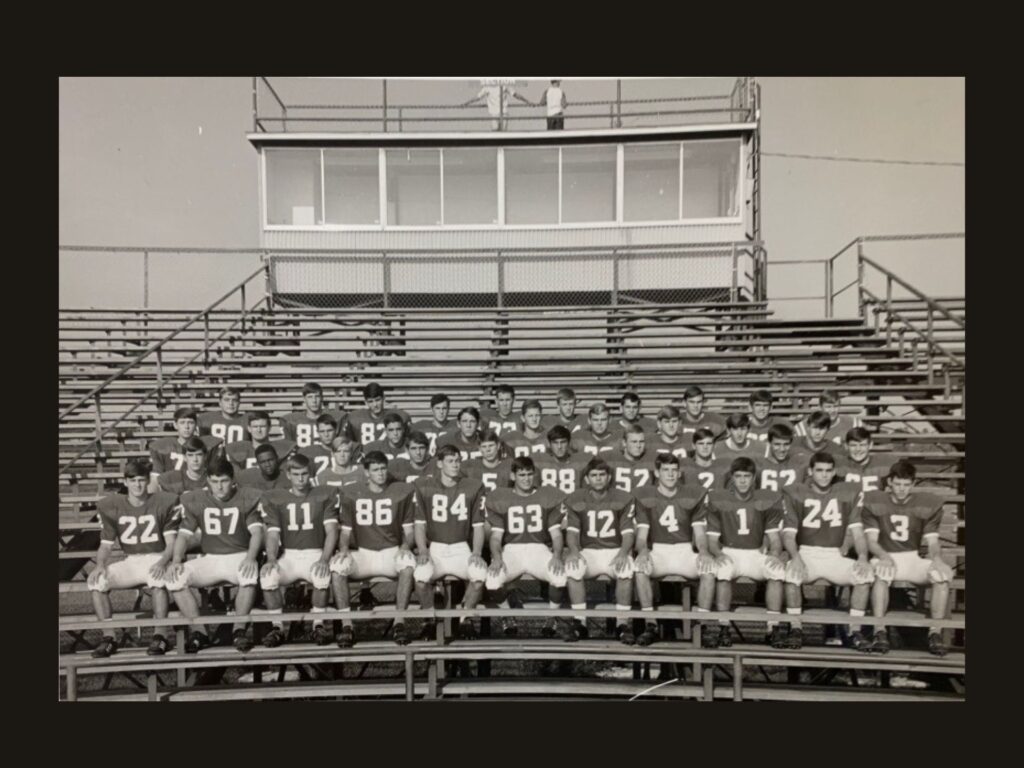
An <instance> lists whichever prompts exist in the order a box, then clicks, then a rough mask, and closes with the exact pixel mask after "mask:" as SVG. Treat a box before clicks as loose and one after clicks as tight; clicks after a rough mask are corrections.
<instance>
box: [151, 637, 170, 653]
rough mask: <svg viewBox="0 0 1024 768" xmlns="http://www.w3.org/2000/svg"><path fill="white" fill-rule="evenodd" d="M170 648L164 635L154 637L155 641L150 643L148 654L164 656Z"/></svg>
mask: <svg viewBox="0 0 1024 768" xmlns="http://www.w3.org/2000/svg"><path fill="white" fill-rule="evenodd" d="M170 647H171V646H170V645H169V644H168V642H167V638H166V637H164V636H163V635H153V639H152V640H150V641H149V648H147V649H146V654H147V655H148V656H163V655H164V654H165V653H167V651H168V649H170Z"/></svg>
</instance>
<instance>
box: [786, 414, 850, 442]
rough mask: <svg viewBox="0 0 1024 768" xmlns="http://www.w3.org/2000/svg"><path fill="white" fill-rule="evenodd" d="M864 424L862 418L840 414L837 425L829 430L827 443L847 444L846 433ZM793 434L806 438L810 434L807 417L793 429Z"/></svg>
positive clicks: (826, 437) (826, 438)
mask: <svg viewBox="0 0 1024 768" xmlns="http://www.w3.org/2000/svg"><path fill="white" fill-rule="evenodd" d="M863 426H864V422H862V421H861V418H860V416H851V415H850V414H848V413H841V414H839V416H838V418H837V419H836V423H835V424H833V425H832V426H830V427H829V428H828V432H826V433H825V442H827V443H835V444H837V445H842V444H843V443H845V442H846V433H847V432H849V431H850V430H851V429H853V428H854V427H863ZM793 434H795V435H798V436H800V437H806V436H807V435H808V434H809V433H808V431H807V417H806V416H805V417H804V418H802V419H801V420H800V421H799V423H797V425H796V426H795V427H794V428H793Z"/></svg>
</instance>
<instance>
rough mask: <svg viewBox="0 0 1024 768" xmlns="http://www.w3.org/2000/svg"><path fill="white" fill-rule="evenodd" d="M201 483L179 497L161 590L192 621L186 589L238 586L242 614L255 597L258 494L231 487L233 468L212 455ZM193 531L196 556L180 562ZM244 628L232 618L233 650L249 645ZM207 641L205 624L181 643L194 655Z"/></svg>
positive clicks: (193, 608) (194, 612) (192, 602)
mask: <svg viewBox="0 0 1024 768" xmlns="http://www.w3.org/2000/svg"><path fill="white" fill-rule="evenodd" d="M268 447H269V446H268ZM271 450H273V449H271ZM206 481H207V484H208V487H207V488H206V489H204V490H201V491H188V492H187V493H184V494H182V496H181V503H180V505H179V513H180V514H181V515H182V519H181V526H180V527H179V529H178V538H177V541H175V542H174V555H173V560H172V562H171V565H170V567H169V568H168V572H167V576H166V577H165V578H166V580H167V589H168V590H170V592H171V596H172V597H173V598H174V602H175V603H176V604H177V606H178V610H179V611H181V615H182V616H186V617H188V618H190V619H192V618H196V617H198V616H199V605H198V604H197V603H196V598H195V596H194V595H193V594H192V588H197V589H201V588H203V587H213V586H219V585H220V584H222V583H227V584H231V585H233V586H236V587H238V593H237V594H236V596H235V615H236V616H238V617H247V616H248V615H249V613H250V611H251V610H252V606H253V602H254V601H255V600H256V585H257V583H258V582H259V566H258V565H257V563H256V558H257V557H258V555H259V553H260V549H262V547H263V522H262V520H261V519H260V499H261V497H262V494H261V492H260V491H258V490H257V489H255V488H242V487H239V486H238V485H236V484H235V468H234V466H233V465H232V464H231V462H230V461H228V460H227V459H225V458H223V457H221V456H215V457H214V459H213V461H211V462H210V465H209V467H207V469H206ZM196 531H200V532H201V534H202V537H201V539H200V542H199V547H200V551H201V552H202V554H201V555H200V556H199V557H197V558H195V559H193V560H189V561H188V562H185V551H186V549H187V548H188V544H189V539H190V538H191V537H192V536H193V535H194V534H195V532H196ZM245 627H246V622H245V621H244V620H242V621H239V622H236V623H235V625H234V631H233V633H232V639H233V642H234V645H235V648H237V649H238V650H240V651H243V652H245V651H248V650H250V649H251V648H252V640H251V639H250V638H249V637H248V635H247V634H246V631H245ZM208 645H210V638H209V637H208V636H207V634H206V628H205V627H204V626H202V625H197V626H196V628H195V631H193V632H192V634H191V636H190V637H189V639H188V642H186V643H185V653H197V652H198V651H201V650H202V649H203V648H206V647H207V646H208Z"/></svg>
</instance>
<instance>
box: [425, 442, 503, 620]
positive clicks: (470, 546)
mask: <svg viewBox="0 0 1024 768" xmlns="http://www.w3.org/2000/svg"><path fill="white" fill-rule="evenodd" d="M435 458H436V465H437V474H436V475H435V476H431V475H427V476H425V477H422V478H420V479H419V480H417V481H416V488H417V490H419V493H420V497H421V498H422V499H423V505H422V506H421V507H418V508H417V510H416V521H415V525H416V529H415V530H416V533H415V535H416V553H417V554H416V569H415V570H414V571H413V577H414V578H415V580H416V589H417V591H418V592H419V598H420V607H421V608H432V607H433V605H434V600H433V597H434V583H435V582H436V581H437V580H438V579H441V578H444V577H445V576H454V577H456V578H458V579H462V581H464V582H466V583H467V587H466V596H465V602H464V607H465V608H467V609H471V608H475V607H476V604H477V603H478V602H480V598H481V597H482V595H483V590H484V580H485V579H486V578H487V563H485V562H484V559H483V550H484V539H485V536H484V498H485V494H484V486H483V484H482V483H481V482H480V481H479V480H477V479H475V478H471V477H466V476H465V475H463V474H462V456H461V455H459V449H458V448H456V447H455V446H454V445H444V446H441V448H439V449H438V451H437V456H436V457H435ZM472 626H473V625H472V624H471V623H470V622H463V623H462V624H461V625H460V630H461V631H462V633H463V636H466V635H467V634H472V629H467V628H469V627H472ZM436 631H437V625H436V623H435V622H434V621H433V620H432V619H428V620H427V621H425V622H423V630H422V632H421V634H420V639H421V640H433V639H434V636H435V634H436Z"/></svg>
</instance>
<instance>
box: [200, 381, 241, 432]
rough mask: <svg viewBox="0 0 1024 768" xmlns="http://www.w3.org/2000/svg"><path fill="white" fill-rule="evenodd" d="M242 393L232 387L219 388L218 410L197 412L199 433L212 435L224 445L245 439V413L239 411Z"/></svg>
mask: <svg viewBox="0 0 1024 768" xmlns="http://www.w3.org/2000/svg"><path fill="white" fill-rule="evenodd" d="M241 404H242V394H241V393H240V392H239V391H238V390H237V389H235V388H234V387H224V388H223V389H221V391H220V394H219V399H218V405H219V406H220V410H219V411H206V412H204V413H201V414H199V418H198V426H199V434H200V435H213V436H214V437H216V438H217V439H218V440H220V441H221V442H223V443H224V444H225V445H228V444H229V443H234V442H238V441H239V440H245V438H246V431H247V430H246V426H247V425H248V422H247V420H246V418H245V414H243V413H240V412H239V410H238V409H239V406H240V405H241Z"/></svg>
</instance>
